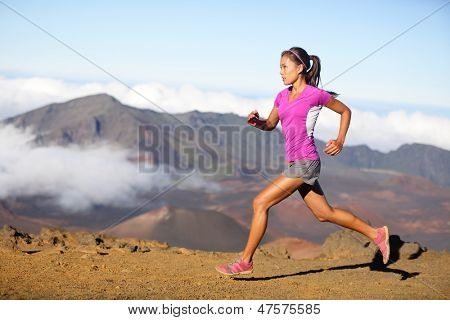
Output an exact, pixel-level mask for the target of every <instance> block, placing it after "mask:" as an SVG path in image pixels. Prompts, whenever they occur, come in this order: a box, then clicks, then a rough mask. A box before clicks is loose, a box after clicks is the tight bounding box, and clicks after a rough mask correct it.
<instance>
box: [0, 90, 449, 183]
mask: <svg viewBox="0 0 450 320" xmlns="http://www.w3.org/2000/svg"><path fill="white" fill-rule="evenodd" d="M1 123H3V124H14V125H16V126H18V127H21V128H26V127H29V126H32V127H33V128H34V130H35V132H36V135H37V137H36V141H35V142H36V143H37V144H38V145H51V144H56V145H62V146H67V145H70V144H77V145H88V144H92V143H95V142H107V143H113V144H119V145H120V146H123V147H125V148H129V149H136V148H137V147H138V139H137V136H138V127H139V125H151V126H155V127H158V126H161V125H168V126H175V125H181V124H186V125H188V126H190V127H192V128H199V126H201V125H205V124H206V125H210V126H212V127H214V128H219V127H220V126H227V125H228V126H229V125H235V126H238V127H241V128H244V127H245V128H246V130H249V131H251V133H252V134H254V135H255V136H256V137H257V138H255V140H251V141H250V140H249V139H250V138H249V137H250V135H245V136H244V135H241V136H239V137H238V141H231V140H230V139H225V138H224V136H223V137H222V136H219V138H218V139H219V140H218V141H216V143H214V144H212V149H214V150H216V151H217V153H218V154H219V160H220V161H221V162H220V166H221V167H224V168H225V167H226V166H232V165H234V166H241V165H242V163H248V162H249V161H251V164H250V165H249V166H250V167H251V166H255V167H264V166H266V165H267V164H266V162H265V161H263V158H264V159H269V158H270V159H272V163H273V164H274V165H275V166H277V163H279V161H283V155H284V149H283V138H282V134H281V132H280V131H279V130H274V131H273V132H270V133H268V132H262V131H260V130H258V129H254V128H250V127H249V126H248V125H247V124H246V119H245V118H244V117H240V116H238V115H236V114H233V113H226V114H221V113H214V112H199V111H191V112H186V113H179V114H174V115H171V114H167V113H161V112H156V111H152V110H150V109H139V108H134V107H131V106H127V105H124V104H122V103H121V102H120V101H118V100H117V99H115V98H114V97H112V96H110V95H107V94H96V95H91V96H86V97H81V98H77V99H73V100H70V101H67V102H64V103H52V104H48V105H45V106H43V107H40V108H37V109H35V110H32V111H29V112H26V113H24V114H20V115H16V116H14V117H10V118H7V119H5V120H3V121H2V122H0V124H1ZM160 138H161V139H163V141H164V142H165V143H166V145H168V146H170V148H171V150H169V152H173V154H174V159H178V160H179V159H180V158H181V157H183V155H181V154H179V153H178V150H177V149H175V148H174V146H175V144H176V143H181V144H182V143H184V142H182V141H181V142H180V141H179V140H176V139H175V138H174V137H173V135H171V134H163V135H162V137H160ZM253 141H256V142H253ZM258 141H259V142H260V144H258V143H257V142H258ZM315 141H316V146H317V148H318V150H319V153H320V155H321V159H322V161H323V164H324V166H326V167H327V168H329V169H330V171H335V172H339V173H341V174H342V172H344V171H345V168H346V167H347V168H358V169H362V170H368V171H371V170H372V171H373V172H376V171H377V170H378V171H379V172H387V173H389V172H393V173H395V172H403V173H407V174H411V175H418V176H423V177H425V178H428V179H430V180H431V181H433V182H435V183H437V184H439V185H442V186H447V187H448V186H450V151H448V150H444V149H441V148H437V147H434V146H431V145H425V144H419V143H413V144H405V145H402V146H400V147H399V148H398V149H397V150H394V151H390V152H388V153H382V152H379V151H376V150H372V149H370V148H369V147H367V146H366V145H359V146H345V147H344V149H343V150H342V152H341V154H340V155H338V156H337V157H330V156H328V155H325V154H324V153H323V152H322V150H323V149H324V147H325V143H324V142H323V141H320V140H318V139H316V140H315ZM269 142H271V143H269ZM268 145H270V146H271V147H272V148H271V149H269V148H266V149H267V150H266V149H265V146H268ZM236 148H238V149H236ZM256 148H262V149H263V150H264V151H263V154H264V157H257V158H256V159H243V156H244V155H243V152H242V151H247V152H248V155H251V154H256V151H255V150H256ZM239 149H240V151H241V152H239ZM231 150H234V152H230V151H231ZM203 151H204V150H203ZM154 162H155V163H157V164H159V163H167V159H164V158H160V159H158V158H157V159H154ZM190 166H193V164H192V163H190ZM331 169H332V170H331ZM339 173H338V174H339Z"/></svg>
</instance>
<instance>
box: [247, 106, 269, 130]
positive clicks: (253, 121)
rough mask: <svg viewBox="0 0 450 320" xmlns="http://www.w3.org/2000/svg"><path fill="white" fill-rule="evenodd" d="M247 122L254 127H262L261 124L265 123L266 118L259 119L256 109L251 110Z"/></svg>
mask: <svg viewBox="0 0 450 320" xmlns="http://www.w3.org/2000/svg"><path fill="white" fill-rule="evenodd" d="M247 123H248V124H249V125H251V126H253V127H256V128H262V126H263V125H265V124H266V120H262V119H260V118H259V114H258V111H256V110H253V111H252V112H250V114H249V115H248V116H247Z"/></svg>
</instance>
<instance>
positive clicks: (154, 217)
mask: <svg viewBox="0 0 450 320" xmlns="http://www.w3.org/2000/svg"><path fill="white" fill-rule="evenodd" d="M106 233H107V234H110V235H112V236H115V237H137V238H141V239H148V240H157V241H163V242H168V243H170V244H171V245H174V246H180V247H181V246H184V247H187V248H190V249H201V250H214V251H217V250H220V251H237V250H240V249H241V248H242V245H243V243H245V242H246V240H247V235H248V229H247V228H245V227H243V226H242V225H240V224H238V223H237V222H236V221H235V220H233V219H232V218H230V217H228V216H226V215H224V214H222V213H219V212H216V211H212V210H200V209H197V210H193V209H185V208H177V207H174V206H164V207H162V208H159V209H157V210H153V211H149V212H145V213H143V214H140V215H138V216H136V217H132V218H130V219H127V220H125V221H124V222H122V223H120V224H118V225H116V226H114V227H112V228H111V229H109V230H107V231H106Z"/></svg>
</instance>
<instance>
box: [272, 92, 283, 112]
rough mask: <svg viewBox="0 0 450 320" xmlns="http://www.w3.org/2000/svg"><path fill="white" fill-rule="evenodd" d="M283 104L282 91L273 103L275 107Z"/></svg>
mask: <svg viewBox="0 0 450 320" xmlns="http://www.w3.org/2000/svg"><path fill="white" fill-rule="evenodd" d="M280 102H281V91H280V92H278V94H277V97H276V98H275V102H274V103H273V104H274V106H275V107H277V108H278V107H279V106H280Z"/></svg>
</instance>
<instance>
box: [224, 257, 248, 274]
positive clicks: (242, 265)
mask: <svg viewBox="0 0 450 320" xmlns="http://www.w3.org/2000/svg"><path fill="white" fill-rule="evenodd" d="M216 270H217V271H219V272H220V273H222V274H225V275H227V276H233V275H238V274H250V273H252V272H253V261H250V262H245V261H244V260H242V258H238V259H236V261H234V262H231V263H224V264H221V265H218V266H216Z"/></svg>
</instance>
